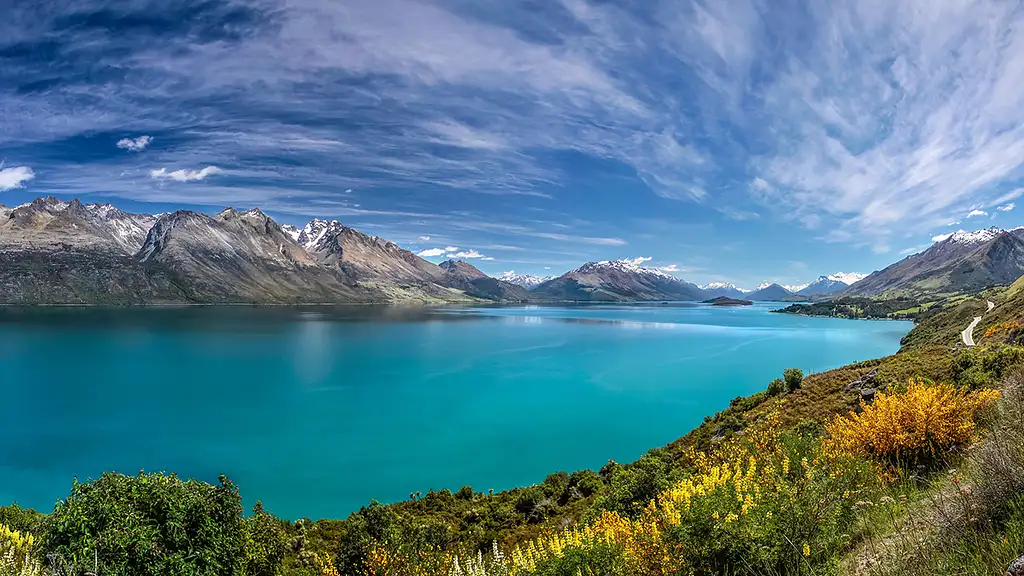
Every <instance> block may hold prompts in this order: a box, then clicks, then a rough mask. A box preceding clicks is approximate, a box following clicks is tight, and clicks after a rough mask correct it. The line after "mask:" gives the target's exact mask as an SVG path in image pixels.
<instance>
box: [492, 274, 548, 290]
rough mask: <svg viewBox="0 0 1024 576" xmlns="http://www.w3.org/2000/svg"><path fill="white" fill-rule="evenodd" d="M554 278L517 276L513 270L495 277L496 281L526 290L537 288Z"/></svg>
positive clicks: (528, 275)
mask: <svg viewBox="0 0 1024 576" xmlns="http://www.w3.org/2000/svg"><path fill="white" fill-rule="evenodd" d="M553 278H554V276H534V275H532V274H517V273H516V272H515V270H509V271H508V272H503V273H501V274H500V275H498V276H497V279H498V280H501V281H504V282H508V283H509V284H515V285H516V286H522V287H523V288H526V289H527V290H533V289H534V288H536V287H537V286H540V285H541V284H543V283H545V282H547V281H548V280H551V279H553Z"/></svg>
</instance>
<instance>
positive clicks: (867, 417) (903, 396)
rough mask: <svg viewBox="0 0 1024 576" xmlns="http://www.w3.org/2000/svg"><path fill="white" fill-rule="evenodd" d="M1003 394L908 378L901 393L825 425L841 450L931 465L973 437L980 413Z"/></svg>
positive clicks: (878, 399)
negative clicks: (908, 380) (970, 390)
mask: <svg viewBox="0 0 1024 576" xmlns="http://www.w3.org/2000/svg"><path fill="white" fill-rule="evenodd" d="M998 398H999V392H997V391H995V390H989V389H982V390H977V391H973V392H969V391H967V390H966V389H962V388H957V387H954V386H951V385H948V384H928V383H925V382H922V381H919V380H916V379H912V380H910V382H909V383H908V384H907V389H906V391H905V392H902V393H895V394H886V393H883V392H880V393H878V395H877V396H876V398H875V400H874V402H873V403H872V404H870V405H864V404H863V403H862V404H861V408H862V409H863V412H862V413H860V414H855V413H850V414H849V415H848V416H836V417H835V418H833V419H832V420H831V421H830V422H829V423H828V425H827V426H826V428H827V430H828V434H829V436H830V437H831V445H832V446H833V447H835V448H837V449H839V450H841V451H844V452H848V453H852V454H863V455H866V456H872V457H876V458H882V459H885V460H890V461H894V462H899V463H929V462H933V461H934V460H935V459H936V457H938V456H940V455H941V454H942V453H944V452H945V451H947V450H949V449H950V448H953V447H957V446H963V445H966V444H967V443H969V442H970V441H971V440H972V439H973V438H974V432H975V421H976V418H977V416H978V414H979V412H980V411H981V410H982V409H983V408H986V407H989V406H991V405H992V404H993V403H994V402H995V400H996V399H998Z"/></svg>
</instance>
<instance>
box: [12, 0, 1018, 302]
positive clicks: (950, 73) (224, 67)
mask: <svg viewBox="0 0 1024 576" xmlns="http://www.w3.org/2000/svg"><path fill="white" fill-rule="evenodd" d="M170 5H173V7H169V6H170ZM2 14H3V17H2V18H0V161H2V162H3V167H2V168H0V202H3V203H5V204H8V205H11V204H17V203H20V202H23V201H25V200H27V199H31V198H33V197H36V196H39V195H44V194H53V195H58V196H65V197H70V196H77V197H80V198H82V199H83V200H84V201H87V202H93V201H109V202H113V203H115V204H117V205H119V206H121V207H124V208H129V209H133V210H147V211H152V212H158V211H163V210H167V209H171V208H185V207H187V208H194V209H199V210H204V211H207V212H212V211H216V210H219V208H220V207H222V206H225V205H233V206H235V207H248V206H260V207H262V208H263V209H265V210H266V211H267V212H268V213H270V214H272V215H273V216H275V217H276V218H277V219H278V220H279V221H280V222H282V223H290V224H302V223H304V222H305V221H307V220H308V219H309V218H311V217H313V216H319V217H326V218H337V219H339V220H341V221H343V222H345V223H346V224H348V225H351V226H353V227H356V228H358V229H361V230H363V231H365V232H368V233H371V234H376V235H379V236H383V237H386V238H389V239H392V240H394V241H396V242H398V243H399V244H401V245H403V246H405V247H407V248H410V249H413V250H416V251H418V252H419V251H423V250H430V249H437V248H444V247H448V246H457V247H459V249H460V250H459V251H460V252H464V253H468V254H475V255H479V256H481V257H480V258H474V259H473V262H474V263H475V264H477V265H478V266H479V267H480V268H481V269H482V270H484V271H485V272H488V273H492V274H496V273H500V272H502V271H505V270H515V271H517V272H526V273H536V274H549V273H560V272H562V271H565V270H567V269H569V268H573V267H575V266H577V265H579V264H580V263H582V262H583V261H586V260H594V259H602V260H603V259H615V258H638V257H643V258H650V259H651V260H649V261H648V262H647V265H651V266H658V267H663V268H665V269H668V270H672V271H674V273H675V274H676V275H678V276H679V277H681V278H684V279H687V280H690V281H696V282H701V283H703V282H708V281H715V280H730V281H733V282H735V283H737V284H739V285H741V286H750V285H754V284H757V283H759V282H760V281H762V280H766V279H770V280H777V281H779V282H782V283H786V284H794V283H804V282H807V281H809V280H811V279H813V278H814V277H815V276H817V275H819V274H824V273H831V272H836V271H838V270H843V271H848V272H870V271H872V270H875V269H879V268H882V267H884V266H885V265H887V264H889V263H891V262H893V261H895V260H898V259H900V258H902V257H903V256H904V255H905V254H908V253H910V252H912V251H915V250H918V249H921V248H923V247H925V246H927V245H928V244H929V243H930V242H931V238H932V237H934V236H937V235H940V234H943V233H948V232H951V231H954V230H957V229H960V228H963V229H968V230H970V229H977V228H982V227H987V226H991V225H997V226H1001V227H1010V226H1016V225H1018V224H1019V223H1020V220H1019V219H1018V217H1017V215H1018V212H1017V211H1015V210H1013V209H1012V208H1013V207H1014V202H1015V201H1016V199H1017V197H1018V196H1019V195H1020V193H1021V191H1022V186H1024V183H1022V175H1024V174H1022V172H1021V163H1022V160H1024V106H1022V101H1021V100H1022V98H1021V86H1024V27H1022V24H1024V13H1022V11H1021V9H1019V8H1018V6H1017V3H1015V2H1005V1H1001V0H1000V1H993V2H941V1H939V2H936V1H935V0H928V1H923V0H922V1H916V0H907V1H901V2H883V1H874V0H857V1H849V2H844V1H835V2H807V3H801V2H795V1H778V2H758V1H753V0H714V1H708V2H696V1H687V0H645V1H642V2H641V1H619V2H615V1H609V0H602V1H594V0H543V1H540V0H528V1H526V0H524V1H518V2H513V1H508V0H506V1H498V0H438V1H430V0H346V1H343V2H340V1H335V0H287V1H286V0H245V1H227V0H203V1H197V0H182V1H178V2H173V3H170V2H158V1H152V2H150V1H141V0H122V1H103V2H100V1H97V0H77V1H74V2H71V1H60V2H57V1H53V0H40V1H38V2H16V3H13V7H12V5H11V4H8V5H6V6H5V7H3V8H2ZM1000 207H1002V208H1003V209H1002V210H1000V209H999V208H1000ZM970 214H974V215H973V216H970V217H968V215H970ZM427 238H429V239H427ZM485 258H487V259H485ZM434 260H435V261H436V260H438V258H434Z"/></svg>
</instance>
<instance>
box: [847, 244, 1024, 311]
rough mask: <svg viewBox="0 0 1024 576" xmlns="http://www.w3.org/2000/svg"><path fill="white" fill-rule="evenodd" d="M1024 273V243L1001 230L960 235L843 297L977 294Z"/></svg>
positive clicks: (852, 288)
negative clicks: (972, 292)
mask: <svg viewBox="0 0 1024 576" xmlns="http://www.w3.org/2000/svg"><path fill="white" fill-rule="evenodd" d="M1022 274H1024V240H1022V238H1021V234H1019V233H1018V231H1009V232H1008V231H1004V230H999V229H997V228H990V229H987V230H978V231H975V232H958V233H955V234H952V235H950V236H949V237H947V238H945V239H943V240H942V241H939V242H936V243H935V244H933V245H932V246H931V247H929V248H928V249H927V250H925V251H923V252H920V253H918V254H913V255H911V256H908V257H906V258H904V259H903V260H900V261H899V262H896V263H895V264H892V265H891V266H888V267H886V268H884V269H882V270H879V271H876V272H874V273H872V274H870V275H869V276H868V277H867V278H864V279H863V280H860V281H859V282H857V283H855V284H854V285H852V286H850V288H848V289H846V290H844V291H843V292H842V293H841V294H842V295H844V296H879V295H908V296H922V295H929V294H940V293H951V292H961V291H966V292H970V291H977V290H981V289H983V288H986V287H989V286H996V285H1003V284H1010V283H1012V282H1013V281H1014V280H1016V279H1017V278H1018V277H1020V276H1021V275H1022Z"/></svg>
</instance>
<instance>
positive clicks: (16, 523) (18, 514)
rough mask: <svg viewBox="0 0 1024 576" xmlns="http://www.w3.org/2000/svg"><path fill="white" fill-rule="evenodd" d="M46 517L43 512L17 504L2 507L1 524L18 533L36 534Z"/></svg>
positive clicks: (0, 511)
mask: <svg viewBox="0 0 1024 576" xmlns="http://www.w3.org/2000/svg"><path fill="white" fill-rule="evenodd" d="M44 517H45V516H44V515H43V514H42V513H41V512H37V511H35V510H33V509H32V508H22V507H21V506H18V503H17V502H15V503H14V504H12V505H10V506H0V524H3V525H4V526H7V527H8V528H10V529H11V530H16V531H18V532H22V533H32V532H35V531H36V530H37V529H38V528H39V523H40V522H41V521H42V520H43V518H44Z"/></svg>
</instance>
